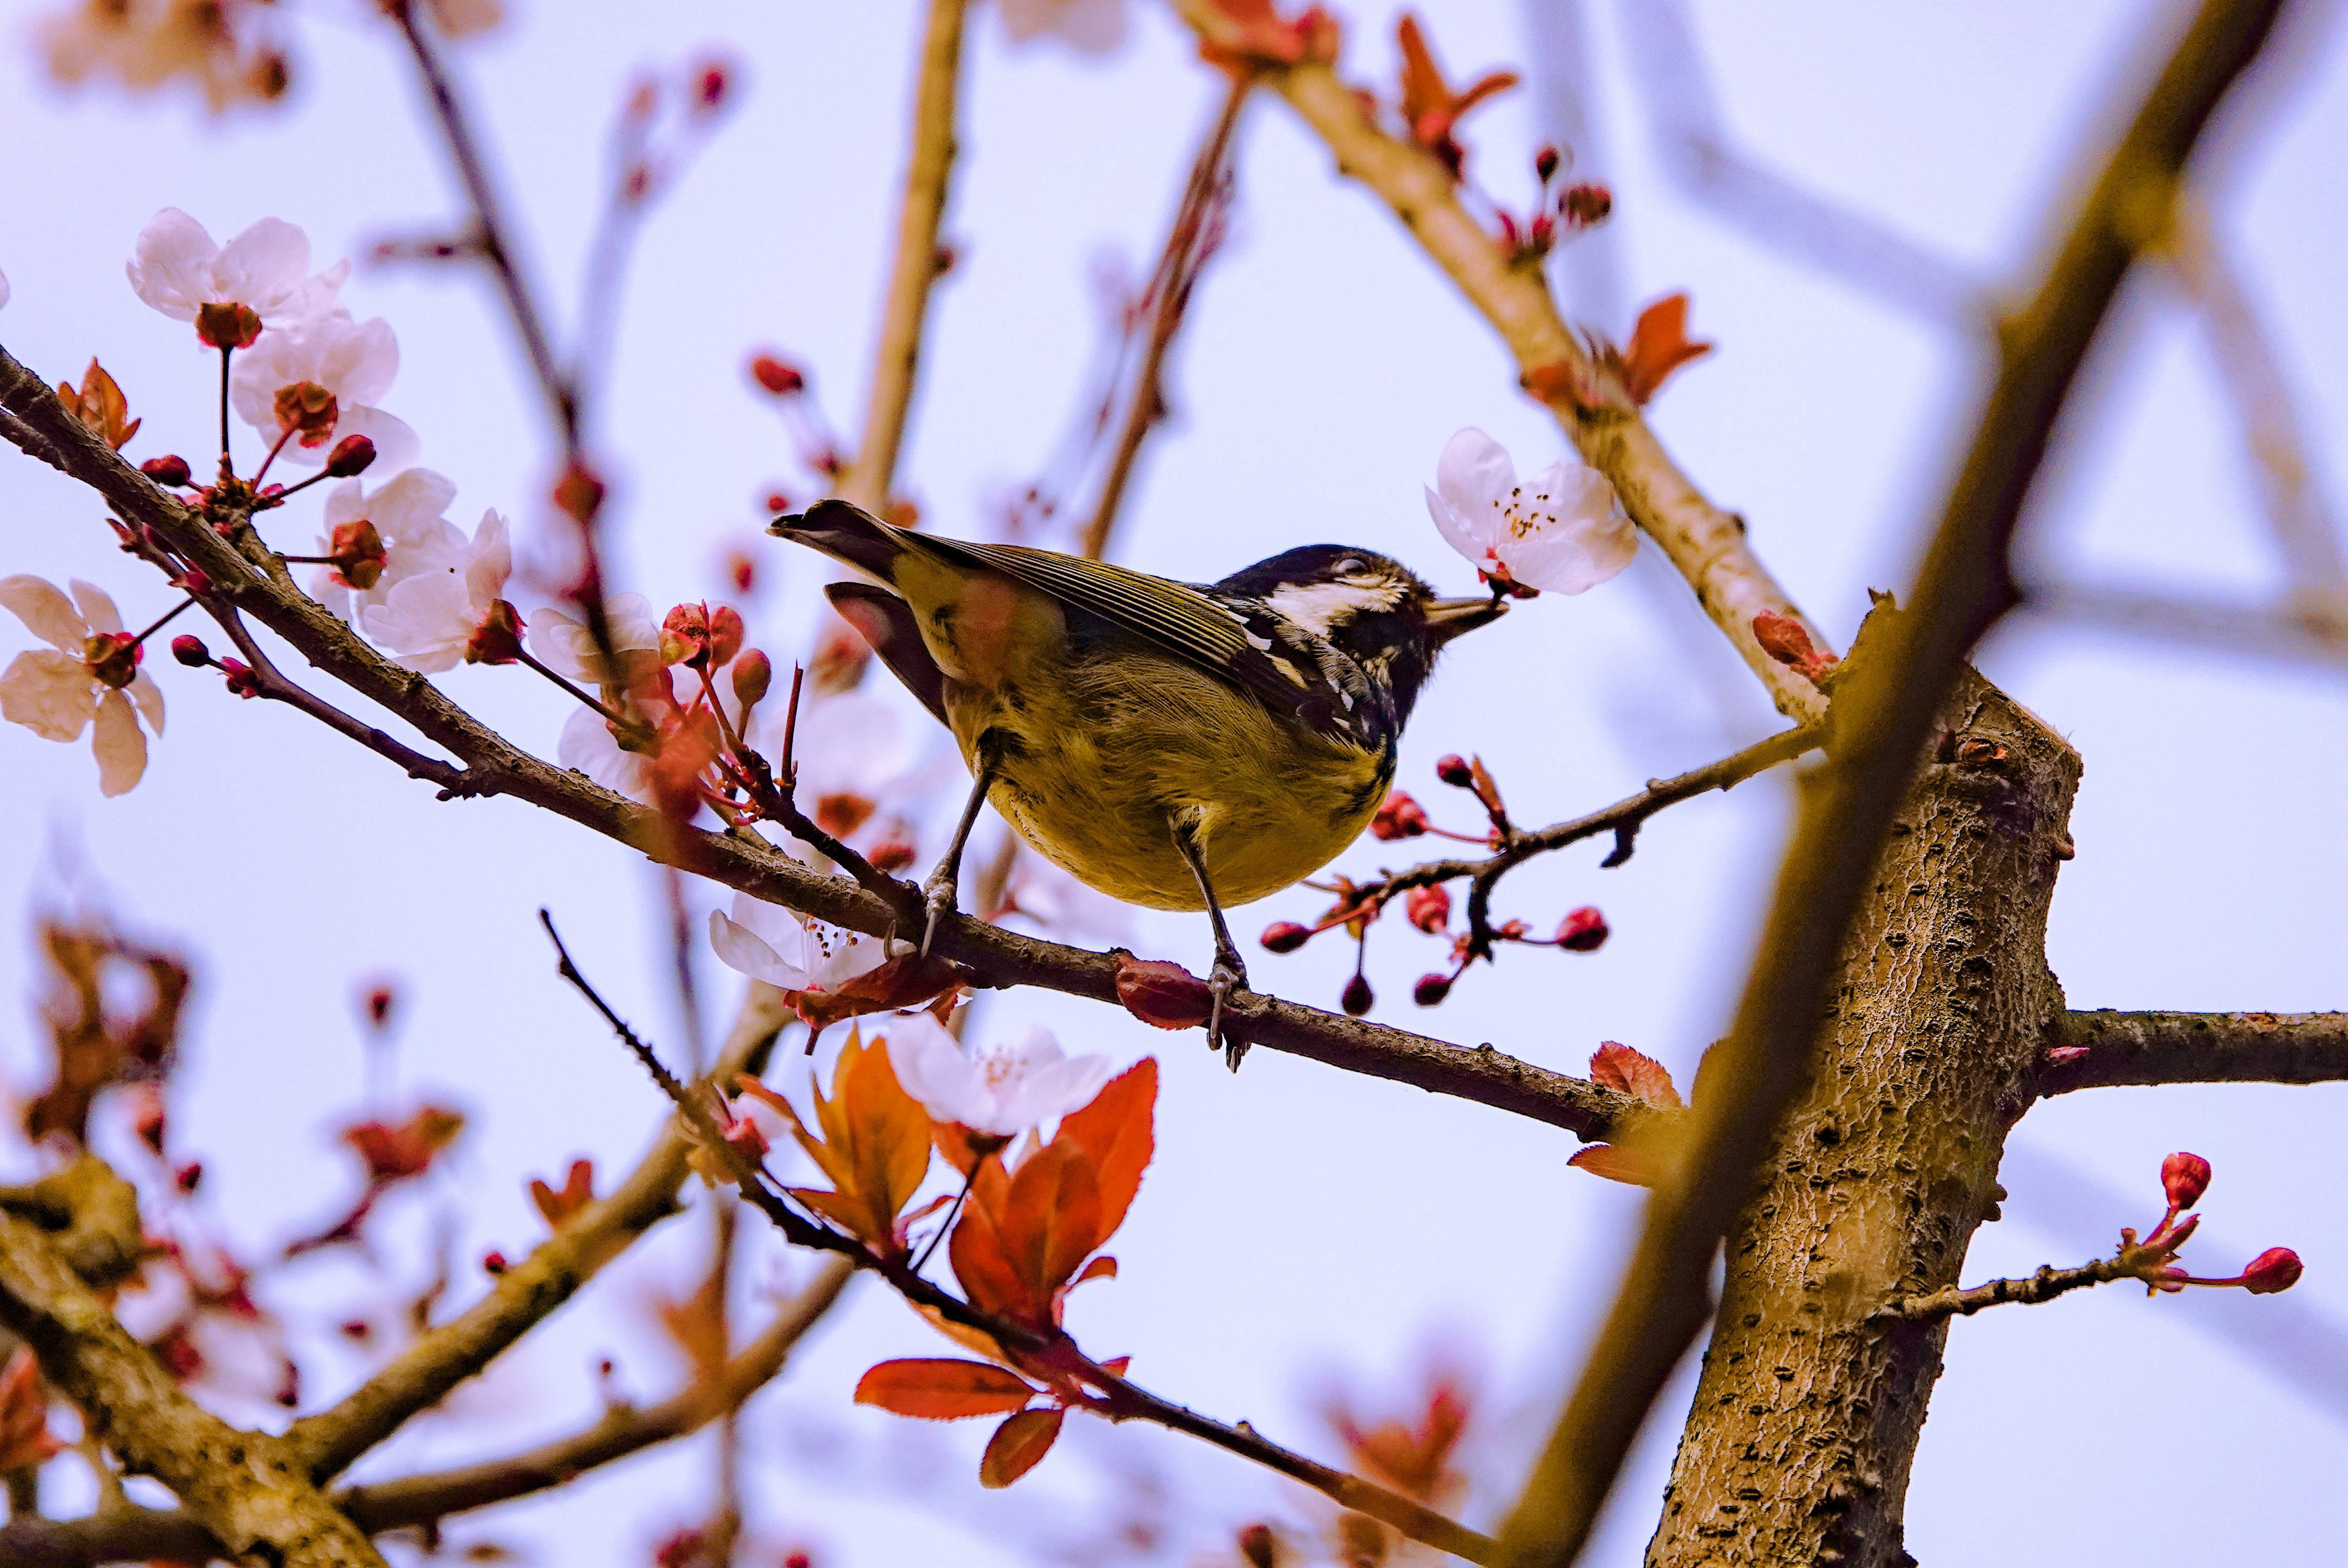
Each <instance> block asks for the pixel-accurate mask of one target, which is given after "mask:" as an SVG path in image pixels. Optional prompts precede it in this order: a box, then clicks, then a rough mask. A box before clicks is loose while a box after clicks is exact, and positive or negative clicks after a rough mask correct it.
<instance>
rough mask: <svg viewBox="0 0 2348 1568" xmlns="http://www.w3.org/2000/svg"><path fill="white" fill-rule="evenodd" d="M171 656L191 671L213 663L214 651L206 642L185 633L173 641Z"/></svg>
mask: <svg viewBox="0 0 2348 1568" xmlns="http://www.w3.org/2000/svg"><path fill="white" fill-rule="evenodd" d="M171 656H172V657H173V658H175V659H177V660H179V661H180V663H181V664H183V665H187V666H188V667H189V668H190V669H191V670H200V669H202V668H203V667H204V666H205V665H208V664H211V662H212V651H211V649H210V648H208V647H206V646H204V640H203V639H202V638H201V637H199V636H196V635H194V634H192V633H183V634H180V635H179V636H176V637H174V638H172V639H171Z"/></svg>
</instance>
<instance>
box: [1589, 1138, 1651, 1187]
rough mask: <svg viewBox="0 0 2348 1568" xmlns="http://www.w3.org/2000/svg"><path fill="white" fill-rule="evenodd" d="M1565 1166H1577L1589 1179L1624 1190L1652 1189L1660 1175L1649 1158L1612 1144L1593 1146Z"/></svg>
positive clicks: (1595, 1144)
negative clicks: (1617, 1183) (1603, 1180)
mask: <svg viewBox="0 0 2348 1568" xmlns="http://www.w3.org/2000/svg"><path fill="white" fill-rule="evenodd" d="M1566 1163H1567V1164H1568V1165H1575V1166H1579V1167H1581V1169H1582V1170H1584V1171H1589V1172H1590V1173H1591V1175H1592V1176H1603V1177H1605V1178H1606V1180H1608V1181H1620V1182H1622V1184H1623V1185H1624V1186H1626V1187H1652V1186H1653V1185H1654V1184H1655V1179H1656V1178H1657V1177H1658V1176H1660V1175H1661V1174H1662V1172H1661V1171H1658V1170H1657V1169H1656V1168H1655V1162H1654V1161H1653V1160H1652V1159H1651V1158H1649V1157H1648V1156H1646V1155H1644V1154H1642V1153H1640V1152H1638V1151H1637V1150H1632V1149H1624V1148H1622V1146H1621V1145H1619V1144H1613V1143H1593V1144H1591V1146H1590V1147H1589V1148H1587V1149H1584V1150H1581V1152H1579V1153H1577V1154H1576V1155H1574V1157H1573V1158H1572V1159H1570V1160H1569V1161H1566Z"/></svg>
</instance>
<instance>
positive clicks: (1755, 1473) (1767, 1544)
mask: <svg viewBox="0 0 2348 1568" xmlns="http://www.w3.org/2000/svg"><path fill="white" fill-rule="evenodd" d="M1943 711H1944V716H1945V727H1946V729H1947V730H1948V731H1949V732H1951V733H1949V734H1948V735H1947V736H1946V738H1942V739H1941V740H1939V741H1938V742H1936V744H1935V746H1934V748H1933V751H1932V754H1931V760H1930V761H1928V762H1927V764H1926V766H1925V767H1924V769H1922V771H1921V775H1920V776H1919V777H1918V779H1917V780H1916V782H1915V784H1914V786H1913V787H1912V788H1911V789H1910V793H1909V796H1908V799H1907V800H1906V802H1905V804H1904V805H1903V807H1902V809H1901V810H1900V815H1899V818H1898V820H1897V821H1896V822H1895V824H1894V826H1893V829H1892V832H1891V837H1890V841H1889V842H1888V843H1887V845H1886V847H1885V850H1884V852H1883V855H1882V858H1881V860H1880V861H1879V867H1878V872H1877V875H1876V877H1875V880H1874V882H1873V885H1872V887H1871V888H1870V890H1869V893H1868V897H1867V901H1866V904H1865V906H1864V909H1863V911H1862V913H1861V917H1860V919H1859V922H1858V923H1857V924H1856V925H1855V926H1854V928H1853V932H1852V935H1851V938H1850V940H1849V942H1848V943H1847V944H1845V946H1844V949H1843V956H1842V960H1841V965H1840V969H1839V973H1838V976H1837V981H1836V986H1835V990H1834V993H1833V999H1832V1001H1831V1003H1830V1004H1829V1008H1828V1019H1827V1028H1828V1035H1827V1037H1826V1038H1825V1039H1824V1040H1823V1042H1822V1044H1821V1047H1820V1055H1819V1057H1818V1071H1817V1072H1816V1074H1815V1075H1814V1077H1813V1078H1812V1081H1811V1083H1810V1086H1809V1088H1807V1091H1806V1092H1805V1093H1804V1094H1803V1095H1802V1096H1801V1098H1799V1099H1797V1100H1796V1101H1795V1102H1794V1105H1793V1108H1792V1109H1791V1110H1790V1111H1789V1113H1788V1114H1787V1116H1786V1118H1785V1119H1783V1120H1782V1121H1781V1123H1780V1124H1779V1126H1778V1129H1777V1130H1776V1134H1775V1135H1774V1137H1773V1139H1772V1141H1771V1145H1770V1149H1769V1152H1768V1155H1767V1157H1766V1159H1765V1161H1763V1163H1762V1165H1761V1168H1760V1170H1761V1175H1760V1178H1759V1181H1758V1183H1757V1185H1756V1191H1755V1192H1754V1194H1753V1196H1752V1198H1751V1199H1750V1200H1749V1201H1748V1202H1747V1204H1746V1208H1745V1209H1744V1211H1743V1212H1742V1213H1741V1214H1740V1215H1739V1217H1738V1220H1737V1222H1736V1224H1735V1227H1734V1228H1733V1229H1732V1231H1731V1233H1730V1236H1729V1244H1728V1252H1727V1270H1726V1279H1725V1289H1724V1292H1723V1295H1722V1300H1721V1304H1720V1309H1719V1313H1718V1316H1717V1318H1716V1321H1715V1328H1714V1334H1713V1341H1712V1346H1711V1348H1710V1349H1709V1350H1708V1351H1707V1352H1706V1353H1705V1356H1704V1372H1703V1375H1702V1377H1701V1379H1700V1381H1699V1383H1698V1386H1697V1389H1696V1397H1695V1408H1694V1412H1693V1414H1692V1415H1691V1416H1690V1418H1689V1421H1688V1425H1687V1429H1686V1430H1685V1432H1684V1435H1683V1437H1682V1439H1681V1445H1680V1452H1679V1457H1678V1460H1677V1462H1676V1463H1675V1464H1674V1466H1673V1474H1672V1483H1671V1486H1670V1488H1669V1489H1668V1491H1666V1493H1665V1499H1664V1509H1663V1522H1662V1525H1661V1527H1660V1528H1659V1529H1658V1531H1657V1532H1656V1534H1655V1537H1654V1540H1653V1543H1652V1544H1651V1545H1650V1546H1649V1548H1648V1553H1647V1563H1648V1564H1649V1568H1683V1565H1692V1564H1697V1563H1705V1564H1718V1563H1766V1564H1773V1565H1774V1564H1779V1563H1836V1564H1848V1565H1854V1568H1857V1565H1864V1568H1889V1565H1892V1564H1898V1563H1904V1562H1906V1561H1909V1559H1908V1558H1907V1554H1906V1553H1905V1552H1904V1551H1903V1550H1902V1547H1901V1512H1902V1503H1903V1499H1904V1496H1905V1493H1906V1491H1907V1486H1908V1471H1909V1467H1910V1463H1911V1462H1912V1461H1913V1460H1914V1458H1915V1452H1916V1443H1917V1439H1918V1437H1919V1436H1920V1434H1921V1429H1922V1426H1923V1420H1924V1408H1925V1402H1926V1400H1927V1398H1929V1396H1930V1394H1931V1387H1932V1384H1933V1381H1934V1380H1935V1379H1936V1378H1937V1377H1939V1375H1940V1369H1941V1345H1942V1342H1943V1340H1944V1338H1945V1336H1946V1334H1947V1325H1946V1323H1945V1322H1934V1323H1929V1324H1917V1323H1905V1322H1899V1321H1883V1320H1877V1321H1873V1322H1870V1321H1869V1315H1870V1314H1872V1313H1874V1312H1875V1311H1876V1310H1877V1309H1878V1308H1879V1307H1880V1306H1882V1305H1884V1303H1885V1302H1886V1301H1887V1300H1889V1299H1890V1298H1891V1297H1893V1296H1898V1295H1915V1294H1920V1293H1922V1292H1926V1291H1931V1290H1937V1289H1940V1288H1941V1287H1943V1286H1946V1285H1951V1284H1955V1283H1956V1279H1957V1270H1958V1268H1959V1266H1960V1264H1962V1262H1963V1259H1964V1255H1965V1248H1966V1244H1967V1243H1968V1242H1969V1241H1970V1239H1971V1237H1972V1232H1973V1228H1974V1226H1976V1225H1977V1224H1979V1223H1980V1222H1981V1221H1982V1218H1983V1217H1984V1216H1985V1214H1987V1213H1988V1212H1990V1211H1991V1210H1992V1209H1993V1206H1994V1203H1995V1202H1996V1200H1997V1198H1998V1197H1999V1196H2000V1191H1999V1189H1998V1186H1997V1165H1998V1159H1999V1155H2000V1152H2001V1150H2002V1149H2003V1143H2004V1137H2005V1132H2006V1130H2007V1129H2008V1128H2009V1127H2010V1126H2011V1125H2012V1124H2013V1120H2014V1119H2015V1118H2016V1117H2018V1116H2019V1115H2020V1114H2021V1112H2022V1109H2024V1107H2025V1106H2026V1105H2027V1104H2028V1103H2029V1102H2030V1099H2031V1098H2032V1073H2033V1070H2034V1066H2035V1063H2036V1059H2037V1055H2038V1052H2039V1049H2040V1047H2041V1045H2042V1043H2043V1042H2044V1039H2045V1037H2046V1031H2047V1029H2048V1028H2049V1026H2051V1025H2052V1024H2053V1023H2054V1022H2055V1019H2056V1018H2057V1017H2058V1016H2060V1015H2061V1013H2062V1010H2063V995H2062V988H2061V987H2060V985H2057V984H2056V982H2055V976H2054V975H2052V974H2051V973H2049V972H2048V970H2047V967H2046V963H2045V958H2044V952H2045V943H2044V938H2045V930H2046V911H2047V905H2048V903H2049V902H2050V900H2051V898H2052V895H2053V893H2054V889H2055V870H2056V867H2057V866H2058V864H2059V863H2060V862H2059V859H2058V856H2059V855H2060V853H2061V852H2062V851H2063V849H2064V841H2065V821H2066V820H2067V818H2068V816H2069V812H2070V809H2071V799H2072V796H2073V793H2074V791H2075V789H2076V787H2077V783H2078V778H2079V768H2080V764H2079V758H2078V757H2077V755H2076V754H2075V752H2073V751H2072V750H2071V749H2070V748H2069V747H2067V746H2066V745H2065V744H2064V743H2063V741H2062V740H2061V739H2060V738H2057V737H2056V736H2055V735H2054V734H2053V733H2052V732H2051V731H2049V730H2048V729H2047V728H2046V727H2044V725H2042V724H2040V723H2039V722H2038V721H2037V719H2035V718H2034V717H2032V716H2031V715H2030V714H2029V713H2027V712H2026V711H2024V709H2023V708H2021V707H2019V706H2018V705H2016V704H2014V703H2013V702H2012V701H2011V700H2009V699H2008V698H2006V697H2005V696H2003V694H2001V693H1999V692H1998V691H1996V690H1995V689H1994V688H1993V687H1992V686H1989V685H1988V684H1987V683H1986V682H1984V681H1982V679H1981V678H1980V677H1979V676H1975V675H1973V674H1972V672H1970V671H1968V672H1966V674H1965V676H1964V678H1963V680H1962V682H1961V684H1960V686H1959V687H1958V690H1957V693H1956V695H1955V696H1954V698H1953V699H1952V702H1951V703H1950V704H1949V706H1948V707H1946V708H1945V709H1944V710H1943Z"/></svg>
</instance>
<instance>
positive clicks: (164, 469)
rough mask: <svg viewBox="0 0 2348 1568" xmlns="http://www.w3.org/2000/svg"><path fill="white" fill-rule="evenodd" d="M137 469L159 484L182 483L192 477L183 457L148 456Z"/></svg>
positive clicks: (186, 460) (175, 484) (171, 484)
mask: <svg viewBox="0 0 2348 1568" xmlns="http://www.w3.org/2000/svg"><path fill="white" fill-rule="evenodd" d="M139 472H140V473H142V474H145V475H146V476H147V477H148V478H149V479H150V480H154V481H155V482H156V483H157V484H159V485H168V486H177V485H183V484H187V483H189V482H190V481H191V479H192V478H193V476H192V475H191V474H190V473H189V472H188V459H185V458H149V459H147V460H146V461H145V462H143V463H141V464H139Z"/></svg>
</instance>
